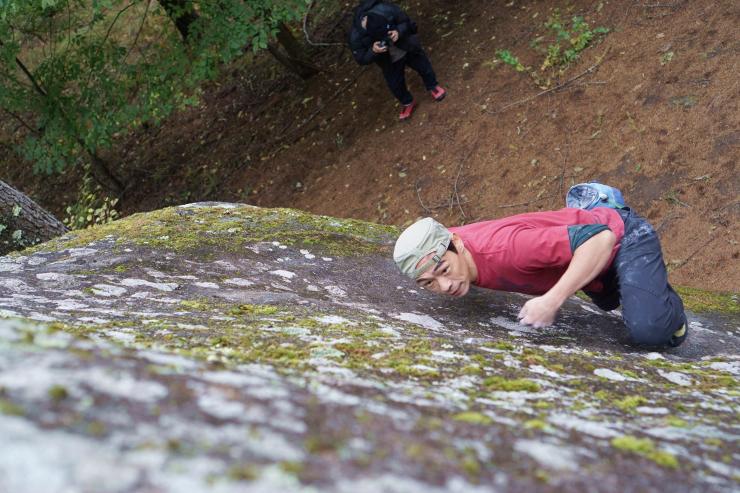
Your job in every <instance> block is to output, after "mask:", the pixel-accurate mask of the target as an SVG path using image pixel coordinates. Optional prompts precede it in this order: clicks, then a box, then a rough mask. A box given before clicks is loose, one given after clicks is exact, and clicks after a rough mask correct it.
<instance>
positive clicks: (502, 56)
mask: <svg viewBox="0 0 740 493" xmlns="http://www.w3.org/2000/svg"><path fill="white" fill-rule="evenodd" d="M496 58H498V59H499V60H501V61H502V62H504V63H505V64H506V65H510V66H512V67H514V69H515V70H516V71H517V72H524V71H525V70H526V67H525V66H524V65H522V63H521V62H520V61H519V59H518V58H517V57H515V56H514V55H513V54H512V53H511V52H510V51H509V50H497V51H496Z"/></svg>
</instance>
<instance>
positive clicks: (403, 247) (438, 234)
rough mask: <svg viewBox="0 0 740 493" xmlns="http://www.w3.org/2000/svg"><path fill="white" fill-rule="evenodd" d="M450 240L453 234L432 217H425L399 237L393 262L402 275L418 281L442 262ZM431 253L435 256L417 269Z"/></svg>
mask: <svg viewBox="0 0 740 493" xmlns="http://www.w3.org/2000/svg"><path fill="white" fill-rule="evenodd" d="M450 240H452V233H450V232H449V231H448V230H447V228H445V227H444V226H442V225H441V224H440V223H438V222H437V221H435V220H434V219H432V218H431V217H425V218H424V219H421V220H419V221H416V222H415V223H414V224H412V225H411V226H409V227H408V228H406V229H405V230H404V232H403V233H401V236H399V237H398V240H396V248H395V249H394V250H393V260H394V261H395V262H396V265H398V268H399V269H401V272H402V273H404V274H405V275H407V276H408V277H410V278H411V279H416V278H418V277H419V276H420V275H422V274H423V273H424V272H425V271H426V270H427V269H429V267H431V266H433V265H436V264H438V263H439V261H440V260H442V255H444V253H445V252H446V251H447V248H448V247H449V246H450ZM430 253H434V256H433V257H432V258H431V259H429V260H428V261H427V262H424V263H423V264H422V265H420V266H419V268H418V269H417V268H416V265H417V264H418V263H419V261H420V260H421V259H423V258H424V257H426V256H427V255H429V254H430Z"/></svg>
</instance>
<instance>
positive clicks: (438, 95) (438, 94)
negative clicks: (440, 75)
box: [429, 86, 447, 102]
mask: <svg viewBox="0 0 740 493" xmlns="http://www.w3.org/2000/svg"><path fill="white" fill-rule="evenodd" d="M429 94H431V95H432V97H433V98H434V100H435V101H438V102H439V101H442V100H443V99H444V98H445V96H447V91H445V88H444V87H442V86H437V87H435V88H434V89H432V90H431V91H429Z"/></svg>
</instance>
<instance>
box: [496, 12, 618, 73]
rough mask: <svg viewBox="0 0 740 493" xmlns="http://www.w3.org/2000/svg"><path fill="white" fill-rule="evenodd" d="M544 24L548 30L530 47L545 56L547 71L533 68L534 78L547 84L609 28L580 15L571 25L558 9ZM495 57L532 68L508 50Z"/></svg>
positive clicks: (519, 68)
mask: <svg viewBox="0 0 740 493" xmlns="http://www.w3.org/2000/svg"><path fill="white" fill-rule="evenodd" d="M544 28H545V33H544V34H542V35H540V36H538V37H536V38H534V39H533V40H532V41H531V42H530V47H532V48H533V49H534V50H535V51H536V52H538V53H540V54H541V55H542V56H543V57H544V58H543V60H542V63H541V65H540V72H545V73H546V75H545V77H543V76H542V75H540V74H539V73H538V72H537V71H534V70H532V71H530V75H531V76H532V78H533V79H534V80H535V82H536V83H537V84H538V85H539V86H542V87H548V86H549V85H550V84H551V78H552V76H553V75H559V74H561V73H562V72H563V71H564V70H565V69H566V68H567V67H568V65H570V64H571V63H572V62H574V61H575V60H577V59H578V57H579V56H580V54H581V52H582V51H583V50H585V49H586V48H587V47H589V46H590V45H592V44H593V43H594V42H595V41H596V40H598V39H599V37H600V36H603V35H605V34H607V33H608V32H609V29H607V28H605V27H597V28H595V29H591V27H590V26H589V25H588V23H587V22H586V21H585V20H584V18H583V17H581V16H574V17H572V18H571V22H570V25H568V23H567V22H565V21H563V20H562V19H561V17H560V12H559V11H558V10H557V9H555V10H554V11H553V13H552V14H551V15H550V17H549V18H548V20H547V22H545V24H544ZM496 58H497V59H498V60H500V61H502V62H504V63H505V64H506V65H509V66H511V67H513V68H514V69H515V70H516V71H517V72H524V71H525V70H531V67H527V66H524V64H522V63H521V62H520V61H519V58H517V57H516V56H515V55H514V54H513V53H511V52H510V51H509V50H497V51H496Z"/></svg>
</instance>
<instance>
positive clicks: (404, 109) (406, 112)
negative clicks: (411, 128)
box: [398, 101, 416, 121]
mask: <svg viewBox="0 0 740 493" xmlns="http://www.w3.org/2000/svg"><path fill="white" fill-rule="evenodd" d="M414 108H416V101H411V103H409V104H405V105H403V106H401V113H400V114H399V115H398V119H399V120H401V121H404V120H408V119H409V118H411V113H413V112H414Z"/></svg>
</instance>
